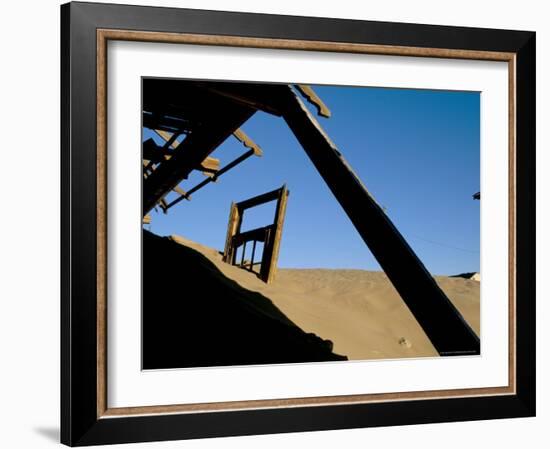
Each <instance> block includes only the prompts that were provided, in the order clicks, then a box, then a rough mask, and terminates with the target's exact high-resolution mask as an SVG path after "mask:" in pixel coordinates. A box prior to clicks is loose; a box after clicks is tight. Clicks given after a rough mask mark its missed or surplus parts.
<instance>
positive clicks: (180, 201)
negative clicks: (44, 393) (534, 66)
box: [136, 77, 482, 370]
mask: <svg viewBox="0 0 550 449" xmlns="http://www.w3.org/2000/svg"><path fill="white" fill-rule="evenodd" d="M141 106H142V111H141V116H142V118H141V123H142V129H141V142H142V159H143V160H142V164H143V166H142V173H143V181H142V189H141V194H142V218H141V219H142V226H143V231H142V232H143V235H142V313H141V319H142V339H141V343H142V369H144V370H155V369H174V368H194V367H216V366H233V365H263V364H289V363H312V362H338V363H347V362H349V361H358V360H363V361H364V360H380V359H403V358H421V357H433V358H436V357H448V356H479V354H480V336H481V330H480V301H481V298H480V283H481V282H482V280H481V273H480V203H481V201H482V192H480V185H481V184H480V92H478V91H458V90H457V91H452V90H430V89H413V88H410V89H405V88H389V87H388V88H383V87H369V86H342V85H306V84H295V83H290V82H289V83H288V84H276V83H265V82H264V83H259V82H249V81H248V82H245V81H240V80H223V81H212V80H196V79H177V78H156V77H142V80H141ZM136 131H137V130H136Z"/></svg>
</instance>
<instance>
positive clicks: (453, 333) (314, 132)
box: [275, 86, 480, 355]
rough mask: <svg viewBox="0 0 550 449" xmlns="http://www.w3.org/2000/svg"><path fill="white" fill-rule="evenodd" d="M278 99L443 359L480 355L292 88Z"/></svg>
mask: <svg viewBox="0 0 550 449" xmlns="http://www.w3.org/2000/svg"><path fill="white" fill-rule="evenodd" d="M278 87H279V89H278V92H277V93H276V97H275V98H277V101H278V104H279V105H280V107H282V108H283V118H284V119H285V121H286V123H287V124H288V126H289V127H290V129H291V130H292V132H293V133H294V135H295V136H296V138H297V139H298V141H299V142H300V144H301V145H302V147H303V148H304V150H305V152H306V153H307V155H308V156H309V158H310V159H311V161H312V162H313V164H314V165H315V167H316V168H317V170H318V171H319V174H320V175H321V176H322V177H323V179H324V180H325V182H326V183H327V185H328V187H329V188H330V190H331V191H332V193H333V194H334V196H335V197H336V199H337V200H338V202H339V203H340V204H341V206H342V207H343V209H344V211H345V212H346V214H347V215H348V217H349V218H350V220H351V221H352V223H353V224H354V226H355V228H356V229H357V231H358V232H359V234H360V235H361V237H362V238H363V240H364V241H365V243H366V244H367V246H368V247H369V249H370V250H371V252H372V254H373V255H374V257H375V258H376V260H377V261H378V263H379V264H380V266H381V267H382V269H383V270H384V272H385V273H386V274H387V276H388V278H389V279H390V280H391V282H392V284H393V285H394V287H395V288H396V290H397V291H398V292H399V294H400V295H401V298H402V299H403V301H404V302H405V303H406V304H407V306H408V308H409V309H410V311H411V312H412V314H413V315H414V317H415V318H416V320H417V321H418V323H419V324H420V326H421V327H422V328H423V329H424V331H425V332H426V335H427V336H428V338H429V339H430V340H431V342H432V344H433V345H434V347H435V348H436V350H437V351H438V352H439V354H440V355H466V354H479V352H480V343H479V338H478V337H477V335H476V334H475V333H474V331H473V330H472V329H471V328H470V326H469V325H468V324H467V323H466V321H465V320H464V318H463V317H462V315H461V314H460V313H459V312H458V310H457V309H456V308H455V306H454V305H453V303H452V302H451V301H450V300H449V299H448V298H447V296H446V295H445V293H443V291H442V290H441V288H440V287H439V286H438V285H437V283H436V282H435V280H434V278H433V277H432V276H431V275H430V273H429V272H428V270H427V269H426V268H425V267H424V264H423V263H422V262H421V261H420V259H419V258H418V256H417V255H416V254H415V253H414V251H413V250H412V248H411V247H410V246H409V245H408V243H407V242H406V241H405V239H404V238H403V236H402V235H401V233H400V232H399V231H398V230H397V228H396V227H395V225H394V224H393V223H392V222H391V220H390V219H389V218H388V216H387V215H386V214H385V213H384V211H383V210H382V208H381V207H380V206H379V205H378V204H377V203H376V201H375V200H374V198H373V197H372V196H371V195H370V194H369V192H368V191H367V189H366V188H365V186H364V185H363V183H362V182H361V180H360V179H359V178H358V177H357V175H356V174H355V173H354V172H353V170H352V168H351V167H350V166H349V165H348V163H347V162H346V161H345V159H344V158H343V156H342V155H341V153H340V152H339V151H338V149H337V147H336V145H334V143H333V142H331V140H330V139H329V138H328V136H327V135H326V134H325V132H324V131H323V129H322V128H321V126H320V125H319V123H318V122H317V121H316V119H315V117H313V116H312V115H311V113H310V112H309V110H308V109H307V108H306V107H305V105H304V104H303V103H302V101H301V100H300V98H298V97H297V96H296V94H295V93H294V92H293V91H292V90H291V89H290V88H289V87H288V86H278Z"/></svg>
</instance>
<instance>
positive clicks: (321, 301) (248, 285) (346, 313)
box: [171, 236, 480, 360]
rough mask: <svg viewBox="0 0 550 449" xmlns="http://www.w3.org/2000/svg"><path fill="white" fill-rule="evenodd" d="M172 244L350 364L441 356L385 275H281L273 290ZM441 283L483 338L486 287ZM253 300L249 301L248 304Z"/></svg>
mask: <svg viewBox="0 0 550 449" xmlns="http://www.w3.org/2000/svg"><path fill="white" fill-rule="evenodd" d="M171 239H172V240H173V241H175V242H177V243H179V244H181V245H184V246H187V247H190V248H192V249H194V250H196V251H198V252H200V253H202V254H203V255H204V256H206V257H207V258H208V259H209V260H210V261H211V262H212V263H213V264H214V265H215V266H216V267H217V268H218V269H219V270H220V271H221V272H222V273H223V274H224V275H225V276H227V277H228V278H230V279H232V280H233V281H235V282H237V283H238V284H239V285H241V286H242V287H244V288H245V289H247V290H251V291H255V292H258V293H261V294H262V295H263V296H265V297H266V298H269V299H270V300H271V302H272V303H273V305H274V306H276V309H279V311H280V312H282V314H281V313H277V310H276V309H275V310H273V308H271V310H264V312H265V313H267V314H270V315H271V316H272V317H274V318H276V319H279V320H282V321H285V320H287V319H288V320H290V321H292V322H293V323H294V324H296V325H297V326H299V327H300V328H301V329H302V330H304V331H305V332H308V333H314V334H316V335H318V336H319V337H321V338H322V339H326V340H331V341H332V342H333V343H334V348H333V350H334V352H335V353H336V354H342V355H345V356H347V357H348V358H349V359H350V360H353V359H355V360H358V359H359V360H360V359H379V358H402V357H424V356H437V353H436V351H435V349H434V347H433V346H432V344H431V343H430V341H429V340H428V338H427V337H426V335H425V334H424V332H423V330H422V329H421V327H420V326H419V325H418V323H417V322H416V320H415V319H414V317H413V316H412V314H411V313H410V311H409V310H408V308H407V306H406V305H405V304H404V302H403V301H402V300H401V298H400V296H399V294H398V293H397V292H396V291H395V289H394V288H393V286H392V284H391V283H390V282H389V280H388V278H387V276H386V275H385V274H384V273H383V272H371V271H365V270H340V269H334V270H331V269H279V270H278V273H277V276H276V279H275V282H274V283H273V284H270V285H267V284H265V283H264V282H262V281H261V280H259V279H258V278H257V277H256V275H255V274H253V273H250V272H247V271H245V270H243V269H241V268H238V267H233V266H230V265H228V264H225V263H223V262H222V260H221V255H220V254H219V252H218V251H216V250H215V249H212V248H209V247H206V246H203V245H200V244H198V243H195V242H192V241H190V240H187V239H185V238H183V237H179V236H172V237H171ZM435 279H436V281H437V283H438V284H439V285H440V287H441V288H442V289H443V291H444V292H445V293H446V294H447V296H448V297H449V299H450V300H451V301H452V302H453V303H454V304H455V306H456V307H457V309H458V310H459V311H460V313H461V314H462V315H463V316H464V318H465V319H466V321H467V322H468V323H469V324H470V326H472V328H473V330H474V331H475V332H476V333H477V334H478V335H479V314H480V309H479V305H480V302H479V287H480V283H479V282H478V281H475V280H471V279H464V278H460V277H447V276H436V277H435ZM248 300H249V299H247V298H243V301H248Z"/></svg>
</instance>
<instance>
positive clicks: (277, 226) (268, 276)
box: [262, 184, 290, 284]
mask: <svg viewBox="0 0 550 449" xmlns="http://www.w3.org/2000/svg"><path fill="white" fill-rule="evenodd" d="M289 194H290V192H289V191H288V190H287V188H286V184H285V185H283V187H282V188H281V189H279V197H278V199H277V208H276V210H275V220H274V226H273V230H272V231H271V232H272V233H273V234H272V235H270V237H271V238H270V239H269V243H270V244H269V246H268V248H265V247H264V253H266V259H267V267H266V268H267V269H266V272H265V273H264V274H263V278H264V281H265V282H266V283H268V284H271V283H272V282H273V280H274V279H275V276H276V274H277V261H278V260H279V248H280V246H281V237H282V234H283V224H284V221H285V215H286V203H287V201H288V195H289ZM262 268H263V265H262Z"/></svg>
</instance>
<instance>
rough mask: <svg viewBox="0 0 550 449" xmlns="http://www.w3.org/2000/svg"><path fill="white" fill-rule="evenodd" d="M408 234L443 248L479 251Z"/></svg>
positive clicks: (468, 251)
mask: <svg viewBox="0 0 550 449" xmlns="http://www.w3.org/2000/svg"><path fill="white" fill-rule="evenodd" d="M409 235H410V236H411V237H412V238H414V239H417V240H422V241H424V242H426V243H431V244H432V245H437V246H442V247H444V248H450V249H455V250H458V251H464V252H467V253H474V254H479V251H476V250H473V249H466V248H460V247H458V246H452V245H447V244H445V243H440V242H434V241H433V240H428V239H425V238H424V237H420V236H419V235H415V234H409Z"/></svg>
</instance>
